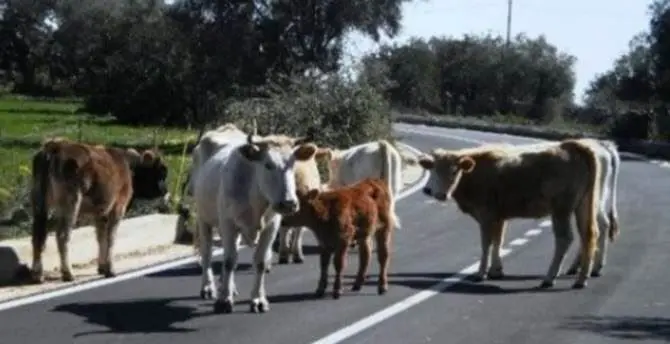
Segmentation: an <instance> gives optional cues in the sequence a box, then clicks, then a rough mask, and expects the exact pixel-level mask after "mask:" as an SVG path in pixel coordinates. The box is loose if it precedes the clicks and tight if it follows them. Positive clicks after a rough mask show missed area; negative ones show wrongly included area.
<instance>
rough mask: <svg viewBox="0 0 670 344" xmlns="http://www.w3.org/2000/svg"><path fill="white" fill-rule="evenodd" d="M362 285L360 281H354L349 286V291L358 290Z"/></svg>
mask: <svg viewBox="0 0 670 344" xmlns="http://www.w3.org/2000/svg"><path fill="white" fill-rule="evenodd" d="M362 287H363V284H362V283H354V285H352V286H351V291H360V290H361V288H362Z"/></svg>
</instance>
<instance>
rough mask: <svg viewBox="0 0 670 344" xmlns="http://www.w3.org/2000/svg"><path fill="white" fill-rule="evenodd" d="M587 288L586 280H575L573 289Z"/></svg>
mask: <svg viewBox="0 0 670 344" xmlns="http://www.w3.org/2000/svg"><path fill="white" fill-rule="evenodd" d="M584 288H586V281H584V282H579V281H577V282H575V284H573V285H572V289H584Z"/></svg>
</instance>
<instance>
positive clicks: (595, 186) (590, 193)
mask: <svg viewBox="0 0 670 344" xmlns="http://www.w3.org/2000/svg"><path fill="white" fill-rule="evenodd" d="M577 145H578V147H577V148H578V149H579V152H580V153H581V154H582V155H583V156H584V157H585V158H586V160H587V163H588V165H589V168H588V170H589V174H588V187H587V194H586V195H585V196H586V199H584V200H583V201H582V204H583V206H585V207H586V208H587V209H586V216H587V223H586V224H587V228H586V231H587V232H586V233H583V234H582V235H583V238H584V239H586V240H585V241H586V242H583V243H582V245H585V246H586V247H585V248H586V250H588V253H589V256H591V257H592V256H593V254H595V252H596V251H597V250H598V235H599V234H600V230H599V229H598V210H599V205H600V174H601V173H602V171H601V169H602V166H601V165H600V160H599V159H598V157H597V156H596V154H595V152H594V151H593V150H592V149H591V148H590V147H588V146H585V145H581V144H577ZM582 211H583V210H582Z"/></svg>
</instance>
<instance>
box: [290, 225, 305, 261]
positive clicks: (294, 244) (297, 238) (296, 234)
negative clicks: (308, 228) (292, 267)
mask: <svg viewBox="0 0 670 344" xmlns="http://www.w3.org/2000/svg"><path fill="white" fill-rule="evenodd" d="M304 234H305V228H304V227H294V228H293V232H292V233H291V236H292V239H291V254H292V255H293V263H295V264H302V263H303V262H304V261H305V256H304V255H303V253H302V236H303V235H304Z"/></svg>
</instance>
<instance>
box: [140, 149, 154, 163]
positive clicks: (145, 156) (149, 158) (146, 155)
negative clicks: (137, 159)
mask: <svg viewBox="0 0 670 344" xmlns="http://www.w3.org/2000/svg"><path fill="white" fill-rule="evenodd" d="M157 159H158V156H157V155H156V153H154V152H153V151H150V150H145V151H144V152H142V159H141V161H142V163H143V164H146V165H149V164H151V163H152V162H155V161H156V160H157Z"/></svg>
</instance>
